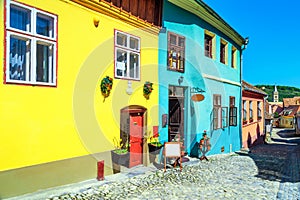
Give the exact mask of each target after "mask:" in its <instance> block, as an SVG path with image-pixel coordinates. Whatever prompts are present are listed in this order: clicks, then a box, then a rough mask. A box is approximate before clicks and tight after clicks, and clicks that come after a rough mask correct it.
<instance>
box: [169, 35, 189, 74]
mask: <svg viewBox="0 0 300 200" xmlns="http://www.w3.org/2000/svg"><path fill="white" fill-rule="evenodd" d="M184 57H185V38H184V37H183V36H180V35H177V34H174V33H170V32H169V33H168V61H167V66H168V70H174V71H179V72H184Z"/></svg>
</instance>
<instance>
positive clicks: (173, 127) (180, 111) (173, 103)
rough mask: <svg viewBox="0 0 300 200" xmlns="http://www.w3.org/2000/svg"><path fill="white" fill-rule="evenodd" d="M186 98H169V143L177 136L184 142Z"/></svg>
mask: <svg viewBox="0 0 300 200" xmlns="http://www.w3.org/2000/svg"><path fill="white" fill-rule="evenodd" d="M183 105H184V98H183V97H169V138H168V139H169V141H172V140H173V139H174V138H175V136H176V135H177V134H179V135H180V138H181V139H182V140H184V107H183Z"/></svg>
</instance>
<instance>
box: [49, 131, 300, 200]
mask: <svg viewBox="0 0 300 200" xmlns="http://www.w3.org/2000/svg"><path fill="white" fill-rule="evenodd" d="M276 131H277V132H278V134H277V133H275V132H276ZM275 132H274V133H273V136H272V140H273V141H272V142H271V143H269V144H263V145H258V146H255V147H254V148H252V149H251V152H250V153H244V152H239V153H233V154H227V155H218V156H210V157H209V161H199V160H198V159H196V160H193V161H190V162H187V163H183V164H185V165H184V166H183V169H182V171H181V172H180V170H179V169H178V168H175V169H168V170H167V171H166V172H164V171H163V169H161V170H156V171H154V172H151V173H148V174H143V175H138V176H134V177H132V178H129V179H124V180H118V181H116V182H112V183H109V184H103V185H98V186H91V187H88V188H83V189H81V190H80V191H79V192H77V193H72V192H69V193H66V194H63V195H58V196H55V195H51V196H49V197H48V199H51V200H56V199H151V200H152V199H157V200H159V199H161V200H164V199H205V200H206V199H230V200H231V199H243V200H244V199H268V200H269V199H284V200H285V199H292V200H294V199H295V200H296V199H300V194H299V191H300V184H299V182H300V176H299V169H300V168H299V167H300V166H299V161H300V147H299V146H298V144H299V143H300V142H299V139H298V137H294V135H293V133H292V132H284V131H283V130H275ZM299 138H300V137H299Z"/></svg>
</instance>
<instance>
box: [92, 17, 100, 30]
mask: <svg viewBox="0 0 300 200" xmlns="http://www.w3.org/2000/svg"><path fill="white" fill-rule="evenodd" d="M93 22H94V26H95V27H96V28H97V27H98V26H99V22H100V18H99V17H94V19H93Z"/></svg>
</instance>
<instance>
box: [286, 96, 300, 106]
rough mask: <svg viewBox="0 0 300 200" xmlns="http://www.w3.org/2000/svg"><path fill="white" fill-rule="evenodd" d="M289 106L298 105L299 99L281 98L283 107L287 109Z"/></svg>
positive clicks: (299, 103)
mask: <svg viewBox="0 0 300 200" xmlns="http://www.w3.org/2000/svg"><path fill="white" fill-rule="evenodd" d="M290 105H300V97H293V98H283V106H284V107H289V106H290Z"/></svg>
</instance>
